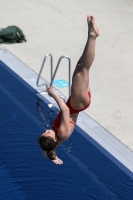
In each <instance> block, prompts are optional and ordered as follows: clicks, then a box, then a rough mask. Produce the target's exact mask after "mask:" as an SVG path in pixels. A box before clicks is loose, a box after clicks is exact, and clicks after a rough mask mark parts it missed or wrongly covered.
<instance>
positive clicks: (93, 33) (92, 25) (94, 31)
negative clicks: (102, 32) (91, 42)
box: [87, 15, 99, 39]
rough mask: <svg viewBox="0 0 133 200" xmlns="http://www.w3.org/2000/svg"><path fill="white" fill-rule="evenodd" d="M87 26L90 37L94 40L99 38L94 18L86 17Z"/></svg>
mask: <svg viewBox="0 0 133 200" xmlns="http://www.w3.org/2000/svg"><path fill="white" fill-rule="evenodd" d="M87 22H88V26H90V31H89V32H90V36H91V37H92V38H93V39H96V38H97V37H98V36H99V29H98V27H97V25H96V23H95V18H94V17H93V16H91V15H88V16H87Z"/></svg>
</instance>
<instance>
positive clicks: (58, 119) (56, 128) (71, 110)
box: [52, 92, 91, 133]
mask: <svg viewBox="0 0 133 200" xmlns="http://www.w3.org/2000/svg"><path fill="white" fill-rule="evenodd" d="M88 96H89V103H88V105H87V106H86V107H84V108H83V109H82V110H75V109H74V108H72V106H71V104H70V99H71V96H70V97H69V99H68V101H67V102H66V105H67V106H68V108H69V109H70V115H71V114H75V113H79V112H81V111H83V110H85V109H86V108H88V107H89V105H90V102H91V94H90V92H88ZM61 114H62V113H61V111H60V112H59V114H58V115H57V117H56V118H55V120H54V121H53V124H52V128H53V130H54V131H55V132H56V133H57V132H58V128H59V126H60V120H61ZM69 123H71V124H73V125H74V126H75V123H74V122H69Z"/></svg>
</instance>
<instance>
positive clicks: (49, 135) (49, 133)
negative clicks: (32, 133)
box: [42, 130, 57, 142]
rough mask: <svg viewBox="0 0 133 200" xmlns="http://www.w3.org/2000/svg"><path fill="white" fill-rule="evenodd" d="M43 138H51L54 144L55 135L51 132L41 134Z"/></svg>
mask: <svg viewBox="0 0 133 200" xmlns="http://www.w3.org/2000/svg"><path fill="white" fill-rule="evenodd" d="M42 136H43V137H51V138H53V139H54V141H55V142H56V141H57V139H56V135H55V132H54V131H53V130H46V131H45V133H43V134H42Z"/></svg>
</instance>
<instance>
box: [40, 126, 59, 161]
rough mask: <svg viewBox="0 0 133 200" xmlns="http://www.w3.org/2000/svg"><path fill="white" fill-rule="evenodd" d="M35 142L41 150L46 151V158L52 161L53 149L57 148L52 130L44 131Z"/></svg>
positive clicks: (54, 155)
mask: <svg viewBox="0 0 133 200" xmlns="http://www.w3.org/2000/svg"><path fill="white" fill-rule="evenodd" d="M37 141H38V143H39V144H40V146H41V148H42V149H43V150H44V151H47V156H48V158H49V159H51V160H54V159H55V157H56V152H55V147H56V146H57V137H56V134H55V132H54V130H46V132H45V133H43V134H42V135H41V136H40V137H39V138H38V140H37Z"/></svg>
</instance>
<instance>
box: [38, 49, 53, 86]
mask: <svg viewBox="0 0 133 200" xmlns="http://www.w3.org/2000/svg"><path fill="white" fill-rule="evenodd" d="M49 56H50V66H51V80H52V76H53V57H52V54H50V53H49V54H46V55H45V57H44V59H43V62H42V66H41V69H40V72H39V74H38V77H37V81H36V84H37V86H38V87H41V86H43V85H46V87H48V85H47V84H46V83H42V84H40V85H39V79H40V77H41V73H42V70H43V68H44V64H45V62H46V59H47V57H49Z"/></svg>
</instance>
